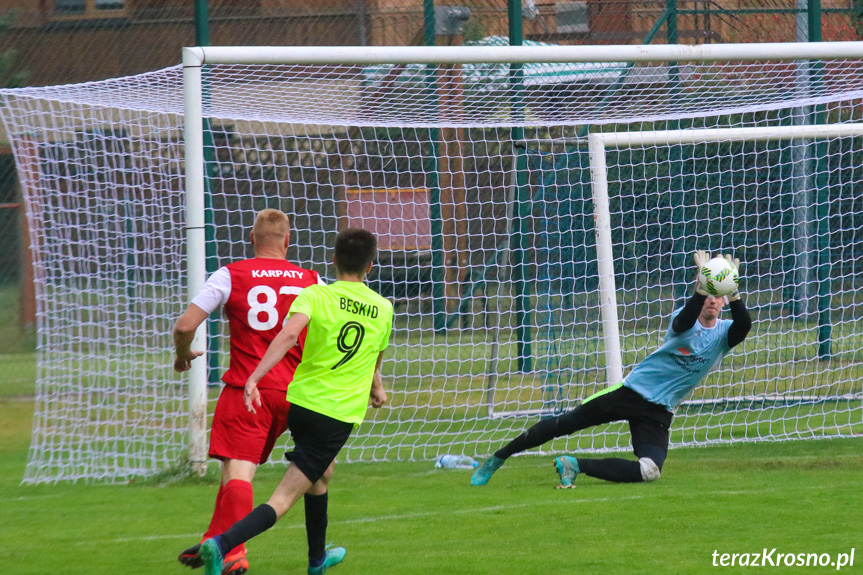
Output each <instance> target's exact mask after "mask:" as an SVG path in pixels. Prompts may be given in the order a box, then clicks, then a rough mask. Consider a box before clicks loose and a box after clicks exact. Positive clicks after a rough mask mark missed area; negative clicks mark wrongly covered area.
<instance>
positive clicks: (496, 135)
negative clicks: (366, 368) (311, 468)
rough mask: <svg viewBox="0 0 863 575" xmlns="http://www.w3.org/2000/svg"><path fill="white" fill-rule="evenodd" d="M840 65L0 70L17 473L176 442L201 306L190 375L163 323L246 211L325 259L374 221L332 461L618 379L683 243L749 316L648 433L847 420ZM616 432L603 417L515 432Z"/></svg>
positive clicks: (408, 453)
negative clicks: (19, 199)
mask: <svg viewBox="0 0 863 575" xmlns="http://www.w3.org/2000/svg"><path fill="white" fill-rule="evenodd" d="M428 62H433V63H432V64H428ZM434 62H438V63H434ZM861 62H863V50H861V48H860V47H859V46H857V45H856V44H855V43H848V44H831V43H824V44H820V45H814V44H807V45H794V44H789V45H770V44H754V45H726V46H698V47H686V46H646V47H645V46H640V47H635V46H621V47H608V46H604V47H585V46H579V47H530V48H527V47H525V48H508V47H461V48H458V49H447V48H431V49H428V48H426V49H423V48H386V49H369V48H364V49H351V50H344V49H335V48H301V49H297V48H294V49H287V48H285V49H278V48H267V49H253V48H245V49H231V48H221V49H220V48H207V49H192V50H187V52H186V67H185V68H183V67H175V68H169V69H165V70H161V71H157V72H153V73H149V74H144V75H140V76H135V77H129V78H120V79H114V80H107V81H104V82H97V83H90V84H81V85H72V86H57V87H46V88H28V89H20V90H3V91H0V103H2V110H0V113H2V115H3V120H4V122H5V126H6V129H7V132H8V136H9V139H10V141H11V143H12V146H13V149H14V152H15V156H16V160H17V164H18V170H19V175H20V179H21V184H22V189H23V192H24V197H25V202H26V206H27V216H28V220H29V224H30V234H31V236H30V240H31V249H32V251H33V261H34V271H35V278H36V293H37V300H38V333H39V342H38V352H37V356H38V374H37V378H38V379H37V387H36V414H35V417H34V427H33V440H32V447H31V451H30V456H29V460H28V464H27V470H26V475H25V481H27V482H50V481H58V480H77V479H102V480H115V481H122V480H127V479H129V478H131V477H134V476H141V475H151V474H154V473H157V472H159V471H162V470H165V469H167V468H169V467H171V466H173V465H176V464H177V463H178V462H182V461H183V460H184V458H186V457H188V455H187V453H188V446H189V443H190V439H189V437H190V431H189V430H190V427H191V428H192V429H193V430H194V429H203V428H204V427H205V426H204V425H203V422H204V421H205V420H206V418H205V417H204V411H203V410H204V409H206V407H207V405H208V402H209V405H210V406H212V401H213V398H214V397H215V395H216V392H217V389H216V382H218V380H219V377H220V375H221V372H222V371H223V370H224V368H225V367H226V364H227V350H228V345H227V342H226V334H227V329H226V326H225V325H224V322H223V320H222V319H221V318H219V317H214V318H212V320H211V321H210V322H209V324H208V326H207V327H206V329H204V330H202V332H201V333H200V334H199V339H198V344H199V346H201V348H206V349H207V350H208V354H207V357H206V361H204V360H203V359H202V360H200V361H199V363H198V372H197V374H196V375H193V376H192V384H191V386H190V384H189V381H188V380H187V378H185V377H183V376H179V375H176V374H174V373H173V371H172V369H171V367H172V340H171V336H170V332H171V328H172V326H173V322H174V320H175V319H176V318H177V317H178V316H179V315H180V314H181V313H182V311H183V310H184V309H185V307H186V305H187V304H188V301H189V293H188V290H190V289H191V290H192V291H194V290H195V289H196V287H197V286H199V285H200V283H201V282H202V281H203V279H204V278H205V276H206V273H210V272H212V271H214V270H215V269H217V268H218V267H220V266H222V265H225V264H227V263H229V262H231V261H234V260H236V259H239V258H244V257H249V256H250V255H251V251H250V246H249V245H248V241H247V240H248V234H249V231H250V229H251V225H252V222H253V219H254V216H255V214H256V212H257V211H259V210H261V209H263V208H267V207H272V208H279V209H282V210H284V211H285V212H286V213H288V214H289V215H290V216H291V218H292V223H293V231H292V236H291V247H290V250H289V255H288V257H289V259H291V260H292V261H294V262H296V263H298V264H299V265H302V266H305V267H310V268H313V269H315V270H317V271H319V272H320V273H321V274H322V275H323V276H324V277H326V278H329V279H330V280H334V279H335V274H334V270H333V269H332V267H331V264H330V262H331V259H332V257H331V256H332V252H331V246H332V242H333V238H334V236H335V234H336V233H337V231H338V230H339V229H341V228H343V227H347V226H355V227H356V226H359V227H365V228H367V229H370V230H372V231H374V232H375V233H376V234H377V235H378V237H379V241H380V245H381V253H380V255H379V259H378V262H377V266H376V268H375V270H374V271H373V273H372V275H371V276H370V278H369V284H370V285H371V286H372V287H373V288H374V289H376V290H378V291H380V292H381V293H382V295H384V296H385V297H387V298H390V299H392V300H393V302H394V303H395V304H396V319H395V326H394V335H393V341H392V345H391V348H390V350H389V352H388V354H387V358H386V362H385V364H384V377H385V381H386V383H387V387H388V391H389V395H390V403H389V404H388V405H387V406H386V407H384V408H382V409H380V410H370V411H369V414H368V419H367V421H366V422H365V423H364V424H363V425H362V426H361V427H360V428H359V429H358V431H357V432H356V433H355V434H354V436H353V437H352V438H351V440H350V441H349V444H348V445H347V446H346V448H345V450H344V451H343V454H342V457H343V458H344V459H345V460H347V461H377V460H431V459H432V458H434V457H436V456H437V455H439V454H441V453H447V452H449V453H466V454H469V455H474V456H485V455H487V454H489V453H491V452H492V451H494V450H495V449H497V448H498V447H499V446H500V445H501V443H502V442H503V441H505V440H507V439H509V438H512V437H513V436H514V435H516V434H518V433H520V432H521V431H522V430H523V429H524V428H525V427H526V426H527V425H529V424H531V423H533V422H534V421H535V420H536V419H537V418H540V417H547V416H550V415H553V414H555V413H559V412H561V411H563V410H566V409H570V408H572V407H574V406H576V405H578V403H579V401H581V400H582V399H584V398H585V397H587V396H588V395H590V394H592V393H594V392H596V391H598V390H600V389H602V388H603V387H604V386H606V385H608V384H609V383H616V382H617V380H619V377H620V376H621V375H625V374H626V373H627V372H628V371H629V369H631V368H632V367H633V366H634V365H635V364H637V363H638V362H639V361H640V360H642V359H644V358H645V357H646V356H647V355H648V354H649V353H650V352H652V351H653V350H654V349H656V347H657V346H658V345H659V344H660V342H661V341H662V338H663V336H664V334H665V331H666V330H667V328H668V325H669V315H670V314H671V313H672V311H673V310H674V309H676V307H678V306H679V305H681V304H682V302H683V301H685V298H686V297H687V296H688V294H689V293H691V290H692V279H693V275H694V274H693V270H694V268H693V264H692V261H691V254H692V252H693V251H694V250H696V249H704V250H709V251H711V252H713V253H716V254H718V253H732V254H734V255H735V256H736V257H739V258H740V259H741V261H742V262H743V263H742V280H741V290H742V292H743V293H744V297H745V301H746V303H747V306H748V307H749V309H750V310H751V314H752V316H753V319H754V327H753V330H752V332H751V333H750V335H749V337H748V338H747V340H746V341H745V342H744V343H743V344H741V345H740V346H738V347H737V348H735V349H734V350H733V351H732V352H731V354H730V355H729V356H728V357H727V358H726V359H725V361H724V362H723V364H722V365H721V366H720V367H719V368H718V369H716V370H715V371H714V372H713V373H711V374H710V375H709V376H708V377H707V378H706V379H705V381H704V382H703V384H702V385H701V386H700V387H699V388H697V389H696V390H695V391H694V392H693V394H692V395H691V397H689V398H687V399H686V401H685V402H684V403H683V404H682V405H681V406H680V407H679V409H678V410H677V413H676V416H675V421H674V424H673V426H672V435H671V440H672V444H673V446H681V445H693V444H707V443H714V442H732V441H761V440H770V441H775V440H787V439H801V438H819V437H835V436H850V435H855V434H860V433H861V432H863V407H861V404H863V389H861V381H863V377H861V376H863V369H861V362H863V321H861V319H860V318H863V296H861V295H860V293H861V287H863V263H861V262H863V237H861V235H860V233H859V230H860V229H863V199H861V196H860V193H859V189H860V186H861V184H863V181H861V180H863V172H861V169H863V168H861V166H863V139H861V135H863V130H861V129H860V127H859V125H857V123H858V122H860V121H861V115H863V108H861V106H863V101H861V98H863V67H861ZM184 74H185V76H186V78H185V80H186V82H185V90H186V100H185V101H184ZM837 126H838V128H837ZM732 128H733V129H738V130H737V131H734V130H732V131H727V130H728V129H732ZM828 128H829V129H828ZM184 130H185V132H184ZM723 130H726V131H723ZM747 130H754V131H747ZM758 130H767V131H768V132H770V133H769V134H767V135H765V133H764V132H759V131H758ZM783 130H784V131H785V132H783ZM788 130H790V131H788ZM693 131H698V133H699V134H701V135H700V136H697V137H691V134H693V133H694V132H693ZM671 133H673V134H679V133H687V134H690V136H674V137H664V136H663V134H671ZM589 142H593V143H590V144H589ZM600 144H601V145H600ZM600 157H601V158H602V161H600V160H599V158H600ZM600 188H601V190H604V192H602V193H598V191H601V190H600ZM603 194H604V197H605V199H604V200H603V199H602V197H601V196H602V195H603ZM597 223H598V224H599V227H598V226H597ZM187 251H188V256H187ZM187 257H188V262H187ZM726 313H727V312H726ZM204 336H206V337H204ZM208 382H209V383H210V386H209V390H208V387H207V383H208ZM190 388H191V391H190ZM190 404H191V407H190ZM190 412H191V414H190ZM190 419H191V422H192V423H191V424H190ZM192 437H193V439H192V440H191V442H192V445H193V450H192V451H193V453H192V455H191V458H192V459H193V460H196V459H200V458H202V455H201V449H202V446H203V445H205V441H203V439H202V436H201V434H200V433H194V432H193V433H192ZM627 448H628V432H627V429H626V427H625V424H613V425H609V426H602V427H599V428H596V429H592V430H589V431H586V432H583V433H579V434H575V435H573V436H569V437H564V438H560V439H557V440H555V441H553V442H551V443H549V444H547V445H545V446H543V448H542V449H544V450H546V451H548V452H563V451H576V450H585V451H609V450H625V449H627Z"/></svg>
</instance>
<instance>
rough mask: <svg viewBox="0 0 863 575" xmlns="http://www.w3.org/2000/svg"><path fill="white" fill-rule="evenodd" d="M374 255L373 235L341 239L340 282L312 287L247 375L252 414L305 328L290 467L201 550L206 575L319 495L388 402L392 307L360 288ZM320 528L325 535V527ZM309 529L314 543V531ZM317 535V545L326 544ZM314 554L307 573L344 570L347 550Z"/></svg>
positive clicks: (291, 421)
mask: <svg viewBox="0 0 863 575" xmlns="http://www.w3.org/2000/svg"><path fill="white" fill-rule="evenodd" d="M376 253H377V241H376V240H375V237H374V235H372V234H371V233H369V232H367V231H365V230H360V229H347V230H343V231H341V232H339V234H338V236H337V237H336V243H335V256H334V258H333V263H334V264H335V266H336V272H337V276H336V277H337V281H336V282H335V283H333V284H331V285H326V286H321V285H319V286H309V287H308V288H306V289H304V290H303V291H302V293H300V295H299V296H297V299H296V300H294V303H293V304H292V305H291V309H290V311H289V312H288V313H289V315H288V320H287V321H286V322H285V326H284V327H283V328H282V331H281V332H279V334H278V335H277V336H276V338H275V339H274V340H273V342H272V344H270V347H269V349H267V352H266V353H265V354H264V357H263V358H262V359H261V362H260V363H259V364H258V367H257V368H255V371H254V372H253V373H252V375H251V376H249V379H248V382H247V383H246V388H245V391H244V401H245V403H246V408H247V409H248V410H249V411H251V412H253V413H254V412H255V406H260V394H259V392H258V388H257V384H258V382H259V381H260V380H261V378H262V377H263V376H264V375H266V373H267V372H268V371H269V370H270V369H271V368H272V367H273V366H275V365H276V364H277V363H278V362H279V361H280V360H281V358H282V357H283V356H284V355H285V353H287V351H288V350H289V349H291V348H292V347H293V346H294V345H295V344H296V342H297V338H298V336H299V334H300V332H301V331H302V330H303V328H306V327H308V330H307V332H306V342H305V345H304V346H303V355H302V361H300V364H299V365H298V366H297V369H296V371H295V373H294V380H293V382H291V385H290V386H289V387H288V389H289V392H288V396H287V397H288V401H290V402H291V408H290V410H289V411H288V426H289V428H290V430H291V435H292V436H293V438H294V445H295V448H294V451H293V452H291V453H288V454H286V455H285V457H287V458H288V460H289V461H291V465H290V467H288V470H287V472H285V476H284V478H282V481H281V482H280V483H279V485H278V487H276V490H275V491H274V492H273V495H272V496H271V497H270V499H269V500H268V501H267V502H266V503H264V504H262V505H259V506H258V507H256V508H255V509H253V510H252V512H251V513H249V514H248V515H246V516H245V517H244V518H243V519H240V520H239V521H238V522H236V523H234V525H233V526H231V527H230V528H229V529H228V530H227V531H225V532H224V533H222V534H220V535H216V536H214V537H212V538H210V539H207V540H206V541H204V542H203V543H202V544H201V547H200V556H201V559H202V560H203V563H204V573H205V575H221V572H222V563H223V561H224V555H225V552H226V551H229V550H231V549H233V548H234V547H236V546H237V545H240V544H241V543H245V542H246V541H248V540H249V539H251V538H252V537H255V536H256V535H258V534H260V533H262V532H264V531H266V530H267V529H269V528H270V527H272V526H273V525H275V523H276V521H278V520H279V519H281V518H282V517H283V516H284V515H285V514H286V513H287V512H288V510H290V508H291V507H292V506H293V505H294V503H296V502H297V500H298V499H299V498H300V497H302V496H303V495H304V494H305V493H307V492H314V491H315V490H318V491H321V487H324V486H326V484H327V482H328V481H329V477H330V475H332V464H333V461H334V460H335V458H336V455H337V454H338V453H339V451H340V450H341V448H342V446H343V445H344V444H345V442H346V441H347V439H348V437H349V436H350V434H351V431H352V430H353V429H354V427H356V426H358V425H359V424H360V423H361V422H362V420H363V418H364V417H365V412H366V408H367V406H368V401H369V396H371V402H372V407H380V406H382V405H383V404H384V403H385V402H386V401H387V394H386V391H385V390H384V386H383V383H382V381H381V373H380V367H381V361H382V359H383V352H384V349H386V347H387V345H388V343H389V338H390V332H391V330H392V323H393V306H392V304H391V303H390V302H389V301H387V300H386V299H384V298H382V297H381V296H380V295H378V294H377V293H375V292H374V291H372V290H371V289H369V288H368V287H367V286H366V285H365V284H364V283H363V280H364V278H365V276H366V274H367V273H368V272H369V271H370V270H371V268H372V262H373V260H374V258H375V255H376ZM370 385H371V388H370ZM323 491H324V492H326V489H323ZM317 528H318V529H319V531H322V533H323V534H324V536H325V533H326V522H325V521H324V523H323V525H318V526H317ZM308 530H309V537H311V536H312V532H313V530H314V526H310V527H309V528H308ZM320 535H321V533H318V539H320V540H321V541H324V540H325V539H324V537H320ZM312 555H313V551H312V546H311V545H310V547H309V568H308V573H309V574H310V575H316V574H318V573H323V572H324V571H326V569H327V568H328V567H331V566H333V565H336V564H338V563H340V562H341V561H342V560H343V559H344V556H345V549H344V548H343V547H336V548H334V549H326V550H324V549H320V550H319V552H318V553H315V555H317V556H312Z"/></svg>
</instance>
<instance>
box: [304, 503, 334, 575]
mask: <svg viewBox="0 0 863 575" xmlns="http://www.w3.org/2000/svg"><path fill="white" fill-rule="evenodd" d="M327 500H328V499H327V494H326V493H324V494H323V495H311V494H309V493H306V494H305V495H304V496H303V501H304V502H305V504H306V539H307V540H308V542H309V564H310V565H315V566H317V565H319V564H320V563H321V562H322V561H323V560H324V559H326V557H327V552H326V545H327Z"/></svg>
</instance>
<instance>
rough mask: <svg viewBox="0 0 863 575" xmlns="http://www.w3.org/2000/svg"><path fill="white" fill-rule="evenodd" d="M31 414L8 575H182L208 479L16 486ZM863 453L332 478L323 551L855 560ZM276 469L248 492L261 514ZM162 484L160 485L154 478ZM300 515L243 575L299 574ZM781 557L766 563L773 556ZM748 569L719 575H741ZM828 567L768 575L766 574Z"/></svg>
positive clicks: (8, 537)
mask: <svg viewBox="0 0 863 575" xmlns="http://www.w3.org/2000/svg"><path fill="white" fill-rule="evenodd" d="M32 410H33V404H32V402H31V401H27V400H20V399H0V421H3V425H2V426H0V494H2V495H0V554H2V557H3V558H4V560H5V562H6V567H7V570H8V571H9V572H11V573H16V574H22V575H24V574H33V575H44V574H47V573H88V574H89V573H99V574H119V573H123V574H128V575H132V574H138V573H140V574H144V573H159V574H163V573H167V574H170V573H176V574H178V575H180V574H182V573H191V572H190V571H188V570H186V568H184V567H182V566H181V565H180V564H179V563H177V562H176V561H175V556H176V555H177V553H178V552H179V550H181V549H182V548H184V547H186V546H187V545H189V544H191V543H194V542H195V541H196V538H197V537H198V535H199V533H200V532H201V530H202V529H203V528H204V527H205V524H206V523H207V521H208V520H209V514H210V512H211V509H212V500H213V496H214V495H215V490H216V483H215V482H216V479H215V473H214V470H213V472H211V474H210V475H208V476H207V477H205V478H202V479H197V478H195V479H180V480H173V481H167V480H164V481H163V482H161V483H160V482H159V481H158V480H154V479H149V480H141V481H137V482H133V483H131V484H127V485H87V484H83V483H78V484H68V483H67V484H59V485H38V486H21V485H20V480H21V477H22V475H23V471H24V465H25V461H26V456H27V448H28V444H29V437H30V421H31V417H32ZM861 447H863V439H842V440H820V441H809V442H786V443H772V444H766V443H764V444H740V445H729V446H721V447H710V448H695V449H679V450H675V451H672V453H671V455H670V458H669V461H668V463H667V464H666V467H665V470H664V474H663V477H662V479H661V480H660V481H658V482H656V483H652V484H644V485H616V484H610V483H604V482H601V481H598V480H594V479H591V478H579V480H578V483H579V487H578V488H577V489H572V490H556V489H553V486H554V485H555V483H556V480H555V478H556V476H555V474H554V472H553V470H552V467H551V464H550V458H549V457H538V456H530V457H519V458H515V459H513V460H511V461H510V462H509V463H508V464H507V465H506V466H505V467H504V468H503V469H502V470H501V471H500V472H498V474H497V475H495V477H494V478H493V479H492V481H491V482H490V483H489V484H488V485H487V486H485V487H483V488H476V487H471V486H469V485H468V477H469V472H466V471H459V470H436V469H434V468H433V467H432V465H431V463H428V462H422V463H373V464H367V463H355V464H343V465H340V466H338V467H337V471H336V477H335V479H334V482H333V485H332V492H331V499H330V501H331V513H330V528H329V538H330V539H331V540H332V541H334V542H337V543H339V544H342V545H345V546H346V547H347V548H348V556H347V559H346V561H345V563H344V564H343V565H341V566H339V567H337V568H335V569H333V570H332V572H333V573H341V574H343V575H350V574H351V573H354V574H359V573H361V574H368V573H375V574H381V575H385V574H389V573H392V574H406V573H417V574H428V573H464V574H473V573H476V574H488V573H494V574H495V575H509V574H513V575H515V574H519V575H522V574H525V573H603V574H633V573H663V574H664V573H709V572H713V571H716V570H717V569H719V568H718V567H714V566H713V564H712V563H713V553H714V551H718V552H719V553H720V554H722V553H753V552H761V551H762V550H763V549H764V548H767V549H768V550H769V549H772V548H776V549H777V553H817V554H819V555H821V554H823V553H829V554H831V559H835V558H836V557H838V554H840V553H850V552H851V549H852V548H854V549H856V556H855V562H854V565H853V566H848V567H846V568H844V569H843V572H850V573H857V572H863V540H861V535H860V520H861V517H863V516H861V511H860V510H861V508H863V491H861V489H860V477H861V474H863V449H861ZM282 472H283V467H282V466H281V465H278V466H266V467H264V468H262V469H261V471H260V472H259V473H258V476H257V478H256V480H255V487H256V490H257V493H256V500H257V501H263V500H264V499H265V498H266V496H267V495H268V494H269V492H270V491H271V490H272V489H273V487H274V486H275V484H276V483H277V482H278V480H279V478H280V477H281V474H282ZM163 479H164V478H163ZM305 552H306V549H305V534H304V531H303V515H302V509H301V505H300V507H298V508H296V509H295V510H294V511H292V512H291V513H290V514H288V515H287V516H286V517H285V518H284V519H283V520H282V521H281V522H279V523H278V524H277V525H276V527H275V528H273V529H272V530H271V531H269V532H267V533H265V534H264V535H262V536H261V537H259V538H258V539H256V540H254V541H253V542H252V543H251V544H250V553H251V555H250V557H251V560H252V570H251V571H250V573H251V574H254V575H266V574H273V575H275V574H279V575H282V574H284V573H304V572H305ZM774 557H775V556H774ZM748 569H751V568H739V567H738V568H730V567H729V568H725V569H720V570H721V571H722V572H729V573H739V572H745V571H747V570H748ZM801 570H802V571H805V572H810V570H811V572H827V571H831V572H832V571H835V567H829V566H828V567H809V568H805V567H804V568H801V567H793V568H786V567H775V568H771V569H770V572H778V573H790V572H795V573H797V572H801Z"/></svg>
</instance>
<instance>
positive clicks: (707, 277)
mask: <svg viewBox="0 0 863 575" xmlns="http://www.w3.org/2000/svg"><path fill="white" fill-rule="evenodd" d="M739 279H740V278H739V276H738V274H737V270H736V269H734V266H733V265H731V263H730V262H729V261H728V260H726V259H725V258H713V259H712V260H710V261H709V262H707V263H706V264H704V267H703V268H701V273H700V274H699V275H698V282H699V283H700V284H701V288H702V289H703V290H704V291H706V292H707V293H709V294H710V295H712V296H716V297H722V296H726V295H729V294H732V293H734V292H736V291H737V282H738V281H739Z"/></svg>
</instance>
